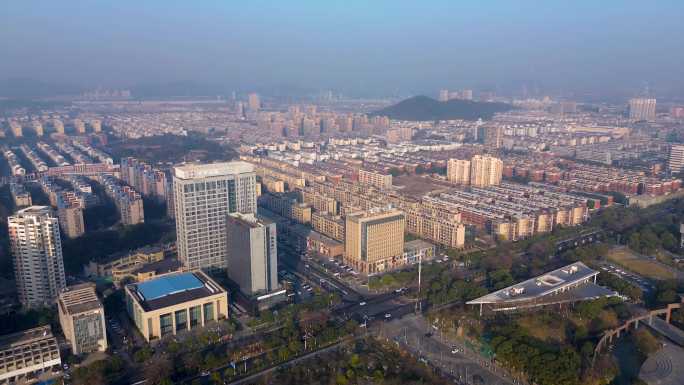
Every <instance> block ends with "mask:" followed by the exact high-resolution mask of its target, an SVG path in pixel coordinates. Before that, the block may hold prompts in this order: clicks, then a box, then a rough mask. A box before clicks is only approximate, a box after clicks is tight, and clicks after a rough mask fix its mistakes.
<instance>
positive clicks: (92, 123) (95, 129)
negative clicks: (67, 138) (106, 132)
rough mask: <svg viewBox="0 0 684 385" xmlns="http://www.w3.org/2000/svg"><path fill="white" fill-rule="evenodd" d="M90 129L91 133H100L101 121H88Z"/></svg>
mask: <svg viewBox="0 0 684 385" xmlns="http://www.w3.org/2000/svg"><path fill="white" fill-rule="evenodd" d="M90 127H92V128H93V132H102V121H101V120H97V119H93V120H91V121H90Z"/></svg>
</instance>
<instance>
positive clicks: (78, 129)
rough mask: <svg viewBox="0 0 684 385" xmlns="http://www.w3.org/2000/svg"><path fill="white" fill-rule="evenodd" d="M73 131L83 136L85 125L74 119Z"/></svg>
mask: <svg viewBox="0 0 684 385" xmlns="http://www.w3.org/2000/svg"><path fill="white" fill-rule="evenodd" d="M73 123H74V129H75V130H76V133H77V134H85V133H86V125H85V122H84V121H82V120H81V119H74V121H73Z"/></svg>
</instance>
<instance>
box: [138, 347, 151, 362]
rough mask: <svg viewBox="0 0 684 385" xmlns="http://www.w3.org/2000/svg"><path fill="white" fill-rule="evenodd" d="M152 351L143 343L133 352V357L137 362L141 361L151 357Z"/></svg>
mask: <svg viewBox="0 0 684 385" xmlns="http://www.w3.org/2000/svg"><path fill="white" fill-rule="evenodd" d="M152 353H153V352H152V349H151V348H150V347H149V346H148V345H145V346H144V347H142V348H141V349H138V350H137V351H136V352H135V353H133V359H134V360H135V362H137V363H143V362H146V361H147V360H149V359H150V357H152Z"/></svg>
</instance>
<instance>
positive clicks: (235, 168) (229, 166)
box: [173, 161, 254, 179]
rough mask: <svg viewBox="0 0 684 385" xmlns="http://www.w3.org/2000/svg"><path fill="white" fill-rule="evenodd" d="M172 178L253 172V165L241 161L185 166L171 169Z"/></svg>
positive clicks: (207, 176)
mask: <svg viewBox="0 0 684 385" xmlns="http://www.w3.org/2000/svg"><path fill="white" fill-rule="evenodd" d="M173 171H174V176H175V177H176V178H179V179H193V178H209V177H214V176H226V175H235V174H243V173H249V172H254V165H252V164H251V163H247V162H243V161H235V162H222V163H209V164H186V165H183V166H177V167H174V168H173Z"/></svg>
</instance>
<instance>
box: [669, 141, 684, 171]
mask: <svg viewBox="0 0 684 385" xmlns="http://www.w3.org/2000/svg"><path fill="white" fill-rule="evenodd" d="M668 166H669V168H670V171H671V172H672V173H673V174H678V173H680V172H682V170H683V169H684V145H682V144H673V145H672V147H671V148H670V159H669V162H668Z"/></svg>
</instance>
